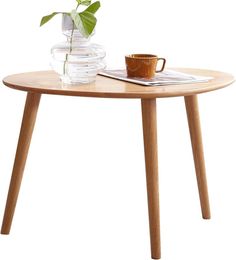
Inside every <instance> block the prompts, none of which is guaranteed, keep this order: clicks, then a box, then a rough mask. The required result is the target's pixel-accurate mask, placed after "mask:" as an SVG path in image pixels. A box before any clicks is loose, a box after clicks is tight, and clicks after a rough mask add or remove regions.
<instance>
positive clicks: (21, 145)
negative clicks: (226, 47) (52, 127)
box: [1, 68, 234, 259]
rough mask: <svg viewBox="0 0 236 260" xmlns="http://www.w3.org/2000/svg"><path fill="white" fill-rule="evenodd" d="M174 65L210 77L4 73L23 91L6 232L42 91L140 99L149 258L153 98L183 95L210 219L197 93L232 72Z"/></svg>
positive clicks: (154, 195) (154, 206) (154, 212)
mask: <svg viewBox="0 0 236 260" xmlns="http://www.w3.org/2000/svg"><path fill="white" fill-rule="evenodd" d="M175 70H177V71H181V72H185V73H190V74H194V75H201V76H208V77H212V79H211V80H209V81H208V82H204V83H195V84H182V85H167V86H153V87H144V86H140V85H136V84H133V83H127V82H123V81H119V80H115V79H110V78H106V77H102V76H97V80H96V82H94V83H91V84H87V85H78V86H69V85H63V84H62V83H61V81H60V79H59V76H58V75H57V74H56V73H54V72H53V71H39V72H29V73H22V74H16V75H11V76H8V77H6V78H5V79H4V80H3V83H4V84H5V85H6V86H8V87H10V88H13V89H16V90H23V91H26V92H27V98H26V103H25V109H24V115H23V119H22V125H21V131H20V136H19V140H18V146H17V151H16V156H15V162H14V166H13V171H12V177H11V182H10V187H9V191H8V198H7V202H6V208H5V213H4V218H3V223H2V229H1V233H2V234H9V232H10V228H11V223H12V219H13V215H14V211H15V206H16V202H17V197H18V194H19V190H20V185H21V180H22V177H23V172H24V167H25V163H26V159H27V154H28V150H29V146H30V141H31V136H32V133H33V129H34V125H35V120H36V116H37V111H38V107H39V102H40V97H41V94H56V95H68V96H83V97H102V98H139V99H141V106H142V120H143V138H144V150H145V162H146V180H147V194H148V209H149V224H150V240H151V255H152V258H153V259H159V258H160V257H161V248H160V217H159V187H158V160H157V122H156V98H163V97H176V96H184V99H185V105H186V112H187V118H188V124H189V131H190V136H191V142H192V150H193V157H194V163H195V170H196V176H197V184H198V189H199V197H200V203H201V209H202V216H203V218H204V219H209V218H210V206H209V199H208V190H207V180H206V171H205V162H204V155H203V145H202V136H201V127H200V120H199V112H198V101H197V94H200V93H204V92H209V91H213V90H217V89H220V88H223V87H226V86H228V85H230V84H231V83H232V82H233V81H234V78H233V76H232V75H230V74H227V73H223V72H218V71H210V70H200V69H177V68H176V69H175Z"/></svg>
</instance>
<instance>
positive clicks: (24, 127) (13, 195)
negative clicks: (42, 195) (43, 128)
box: [1, 93, 41, 234]
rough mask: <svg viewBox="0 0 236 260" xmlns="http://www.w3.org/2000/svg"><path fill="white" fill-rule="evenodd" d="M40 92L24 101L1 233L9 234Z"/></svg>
mask: <svg viewBox="0 0 236 260" xmlns="http://www.w3.org/2000/svg"><path fill="white" fill-rule="evenodd" d="M40 96H41V95H40V94H36V93H28V94H27V99H26V103H25V110H24V115H23V119H22V124H21V130H20V136H19V140H18V146H17V150H16V156H15V162H14V166H13V171H12V177H11V182H10V187H9V191H8V197H7V203H6V208H5V213H4V218H3V222H2V229H1V234H9V232H10V229H11V223H12V219H13V215H14V211H15V207H16V202H17V197H18V194H19V190H20V185H21V180H22V177H23V172H24V167H25V162H26V158H27V154H28V150H29V146H30V141H31V136H32V133H33V129H34V124H35V120H36V115H37V111H38V106H39V102H40Z"/></svg>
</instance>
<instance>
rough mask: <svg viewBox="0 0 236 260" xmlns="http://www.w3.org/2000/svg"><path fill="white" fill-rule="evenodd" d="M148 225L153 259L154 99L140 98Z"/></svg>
mask: <svg viewBox="0 0 236 260" xmlns="http://www.w3.org/2000/svg"><path fill="white" fill-rule="evenodd" d="M142 119H143V139H144V150H145V162H146V180H147V195H148V211H149V226H150V239H151V252H152V258H153V259H160V258H161V239H160V214H159V188H158V162H157V161H158V158H157V122H156V99H142Z"/></svg>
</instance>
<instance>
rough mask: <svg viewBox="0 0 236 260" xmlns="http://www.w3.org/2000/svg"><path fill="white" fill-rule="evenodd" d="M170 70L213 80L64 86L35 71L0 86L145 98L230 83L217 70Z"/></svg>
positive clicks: (99, 79) (186, 93) (52, 76)
mask: <svg viewBox="0 0 236 260" xmlns="http://www.w3.org/2000/svg"><path fill="white" fill-rule="evenodd" d="M172 69H174V70H176V71H181V72H185V73H189V74H194V75H200V76H210V77H213V79H212V80H210V81H208V82H205V83H194V84H180V85H166V86H154V87H145V86H141V85H137V84H133V83H128V82H124V81H120V80H115V79H111V78H106V77H103V76H97V79H96V82H94V83H91V84H84V85H65V84H63V83H62V82H61V81H60V79H59V76H58V75H57V74H56V73H55V72H53V71H37V72H28V73H21V74H15V75H10V76H8V77H6V78H4V80H3V83H4V84H5V85H6V86H8V87H11V88H14V89H17V90H23V91H28V92H29V91H31V92H36V93H40V94H57V95H69V96H85V97H103V98H142V99H145V98H157V97H174V96H189V95H195V94H199V93H204V92H208V91H213V90H216V89H220V88H223V87H226V86H228V85H230V84H231V83H232V82H233V81H234V77H233V76H232V75H230V74H228V73H224V72H219V71H212V70H203V69H184V68H172Z"/></svg>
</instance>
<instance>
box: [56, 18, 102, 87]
mask: <svg viewBox="0 0 236 260" xmlns="http://www.w3.org/2000/svg"><path fill="white" fill-rule="evenodd" d="M62 32H63V34H64V35H65V36H66V37H67V41H65V42H61V43H58V44H56V45H54V46H53V47H52V49H51V55H52V62H51V65H52V68H53V70H54V71H55V72H57V73H58V74H59V75H60V78H61V80H62V82H63V83H65V84H86V83H91V82H93V81H95V79H96V75H97V74H98V73H99V71H101V70H102V69H104V68H105V63H104V57H105V55H106V54H105V51H104V49H103V47H102V46H100V45H98V44H93V43H90V38H91V36H92V35H94V33H92V35H90V36H89V37H88V38H86V37H84V36H83V35H82V34H81V33H80V31H79V30H78V29H77V28H75V26H74V23H73V21H72V19H71V17H70V16H68V15H63V18H62Z"/></svg>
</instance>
